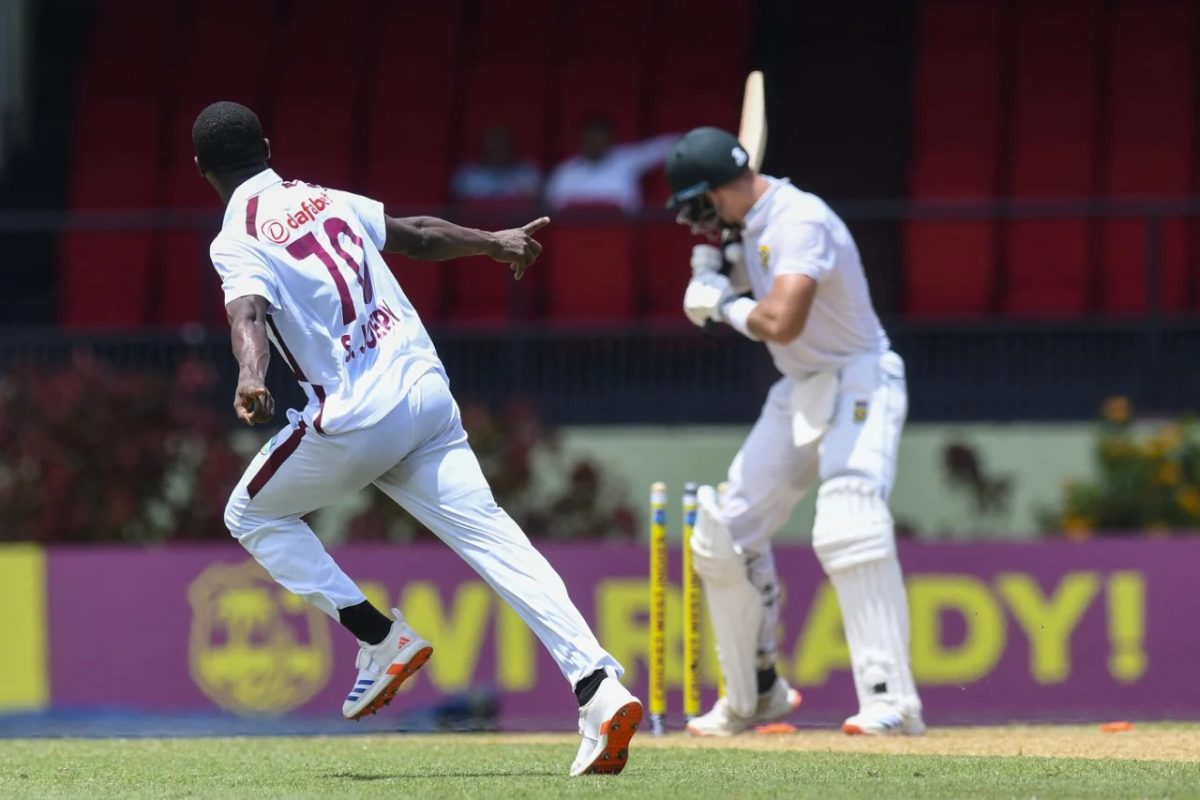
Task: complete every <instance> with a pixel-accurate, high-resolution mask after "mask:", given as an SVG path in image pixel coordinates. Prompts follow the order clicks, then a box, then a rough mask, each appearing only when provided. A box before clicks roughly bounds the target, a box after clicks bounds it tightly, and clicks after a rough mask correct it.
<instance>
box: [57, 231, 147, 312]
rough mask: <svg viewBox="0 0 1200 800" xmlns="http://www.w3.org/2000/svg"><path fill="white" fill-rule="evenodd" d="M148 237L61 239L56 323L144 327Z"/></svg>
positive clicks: (139, 234)
mask: <svg viewBox="0 0 1200 800" xmlns="http://www.w3.org/2000/svg"><path fill="white" fill-rule="evenodd" d="M150 248H151V235H150V234H149V233H145V232H140V231H139V232H131V231H112V232H108V231H104V232H92V231H87V232H75V233H68V234H66V235H65V236H63V239H62V263H63V268H62V272H61V273H60V274H61V280H60V281H59V296H60V298H61V307H60V309H59V314H60V319H61V321H62V323H63V324H64V325H66V326H67V327H72V328H118V327H133V326H137V325H145V324H147V323H148V322H149V319H148V317H147V310H148V308H147V303H148V293H147V290H148V288H149V277H150Z"/></svg>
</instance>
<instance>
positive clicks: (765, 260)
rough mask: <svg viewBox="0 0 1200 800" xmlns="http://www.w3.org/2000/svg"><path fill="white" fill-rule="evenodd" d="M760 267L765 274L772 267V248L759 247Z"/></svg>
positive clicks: (762, 245)
mask: <svg viewBox="0 0 1200 800" xmlns="http://www.w3.org/2000/svg"><path fill="white" fill-rule="evenodd" d="M758 265H759V266H760V267H762V270H763V272H766V271H767V269H768V268H769V267H770V266H771V248H769V247H767V246H766V245H765V244H760V245H759V246H758Z"/></svg>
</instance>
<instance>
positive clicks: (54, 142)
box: [0, 0, 95, 325]
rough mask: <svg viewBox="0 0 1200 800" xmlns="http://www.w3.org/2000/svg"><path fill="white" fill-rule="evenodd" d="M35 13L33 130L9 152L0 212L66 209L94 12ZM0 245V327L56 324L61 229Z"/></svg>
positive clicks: (49, 6) (75, 4)
mask: <svg viewBox="0 0 1200 800" xmlns="http://www.w3.org/2000/svg"><path fill="white" fill-rule="evenodd" d="M32 10H33V26H32V27H33V33H32V36H33V44H32V47H31V48H30V50H31V52H32V53H33V64H32V76H33V86H32V92H33V97H32V101H33V102H32V108H33V135H32V136H31V137H30V139H29V143H28V145H27V146H25V147H24V148H22V149H19V150H18V151H16V152H14V153H12V154H11V155H10V160H9V163H8V167H7V169H6V171H5V174H4V181H3V183H2V184H0V209H9V208H17V209H49V210H54V209H65V208H67V206H68V205H69V199H68V197H67V191H68V189H67V187H68V185H69V180H68V178H69V175H70V171H71V166H72V165H71V135H72V121H73V119H74V111H75V107H76V105H77V103H76V99H77V98H76V92H77V88H78V85H79V78H80V69H81V67H82V64H83V60H84V58H85V57H86V55H87V42H88V37H89V32H88V31H89V28H90V26H91V22H92V18H93V16H94V10H95V9H94V5H93V3H92V2H90V0H56V2H52V3H34V4H32ZM0 248H2V252H3V253H4V262H5V263H6V265H8V266H9V268H8V269H6V270H5V280H6V281H7V282H8V284H7V288H6V290H5V291H4V292H3V293H0V325H49V324H53V323H54V322H55V321H56V316H57V308H56V301H55V283H56V281H55V279H56V276H57V273H58V236H57V234H55V233H53V232H44V231H42V232H33V233H29V232H25V233H4V234H0ZM18 265H19V269H18V268H15V267H16V266H18Z"/></svg>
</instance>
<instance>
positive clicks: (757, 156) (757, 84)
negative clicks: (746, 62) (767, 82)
mask: <svg viewBox="0 0 1200 800" xmlns="http://www.w3.org/2000/svg"><path fill="white" fill-rule="evenodd" d="M738 141H739V142H741V143H742V146H743V147H745V148H746V153H747V155H749V156H750V166H751V167H753V168H754V170H755V172H757V171H758V170H759V169H761V168H762V162H763V157H764V156H765V155H766V154H767V95H766V91H765V90H764V88H763V74H762V72H761V71H759V70H755V71H754V72H751V73H750V74H749V75H748V76H747V77H746V91H745V93H744V94H743V95H742V121H741V124H740V125H739V126H738Z"/></svg>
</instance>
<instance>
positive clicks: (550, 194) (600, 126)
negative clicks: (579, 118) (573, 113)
mask: <svg viewBox="0 0 1200 800" xmlns="http://www.w3.org/2000/svg"><path fill="white" fill-rule="evenodd" d="M677 141H679V134H675V133H668V134H665V135H663V136H656V137H654V138H653V139H648V140H646V141H644V142H635V143H631V144H618V145H614V144H613V143H612V125H611V124H610V123H609V121H608V120H607V119H604V118H603V117H591V118H589V119H587V120H585V121H584V123H583V128H582V131H581V138H580V145H581V146H580V152H579V155H576V156H571V157H570V158H568V159H567V160H566V161H564V162H562V163H561V164H559V165H558V166H557V167H555V168H554V171H553V172H552V173H550V179H549V180H548V181H547V182H546V207H547V208H549V209H550V210H551V211H561V210H563V209H565V208H569V207H570V206H585V205H586V206H592V205H595V206H600V205H608V206H614V207H616V208H619V209H621V210H622V211H624V212H625V213H627V214H633V213H636V212H637V211H640V210H641V208H642V185H641V181H642V176H643V175H645V174H646V173H647V172H649V171H650V170H652V169H654V168H656V167H658V166H660V165H661V164H662V163H663V161H664V160H665V159H666V157H667V154H668V153H670V152H671V148H672V147H674V146H675V142H677Z"/></svg>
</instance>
